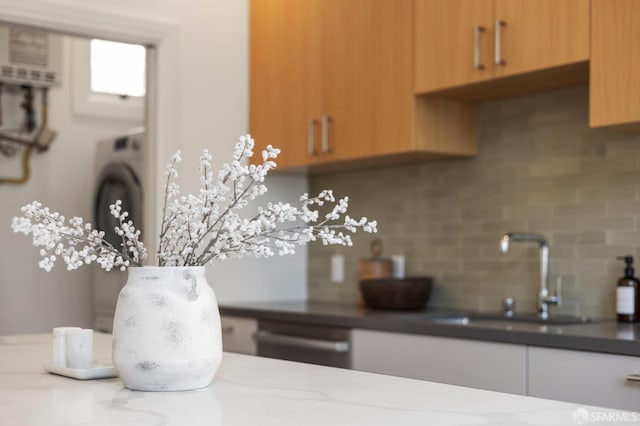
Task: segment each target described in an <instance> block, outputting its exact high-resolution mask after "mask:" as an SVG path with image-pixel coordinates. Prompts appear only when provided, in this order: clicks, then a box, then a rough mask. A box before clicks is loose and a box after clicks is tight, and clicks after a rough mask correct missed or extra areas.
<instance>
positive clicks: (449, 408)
mask: <svg viewBox="0 0 640 426" xmlns="http://www.w3.org/2000/svg"><path fill="white" fill-rule="evenodd" d="M94 346H95V359H96V361H99V362H108V361H109V360H110V357H111V348H110V346H111V336H109V335H104V334H96V336H95V342H94ZM50 358H51V336H50V335H23V336H5V337H0V360H1V361H2V362H1V364H0V424H2V425H67V424H70V425H76V424H83V425H136V426H137V425H200V424H202V425H205V424H206V425H224V426H227V425H252V426H255V425H264V426H269V425H274V426H275V425H277V426H285V425H295V426H301V425H331V426H337V425H349V426H356V425H363V426H364V425H366V426H376V425H385V426H386V425H439V426H447V425H505V426H506V425H508V426H517V425H572V424H581V423H576V422H574V420H573V416H574V413H575V412H576V411H575V410H576V409H579V408H584V409H586V410H587V411H588V412H589V413H591V412H592V411H593V410H597V409H594V408H590V407H581V406H579V405H575V404H568V403H562V402H556V401H549V400H543V399H536V398H530V397H522V396H516V395H509V394H502V393H496V392H488V391H482V390H477V389H469V388H463V387H457V386H450V385H443V384H438V383H431V382H425V381H419V380H410V379H403V378H396V377H390V376H382V375H377V374H370V373H363V372H357V371H350V370H340V369H335V368H328V367H320V366H315V365H306V364H299V363H292V362H287V361H279V360H272V359H266V358H258V357H252V356H245V355H237V354H230V353H226V354H225V356H224V359H223V361H222V365H221V367H220V369H219V370H218V373H217V374H216V378H215V379H214V382H213V384H212V385H211V386H209V387H208V388H205V389H201V390H196V391H189V392H175V393H173V392H168V393H161V392H158V393H150V392H133V391H129V390H127V389H124V388H123V387H122V383H121V382H120V380H119V379H117V378H116V379H104V380H93V381H79V380H74V379H69V378H66V377H60V376H56V375H52V374H48V373H46V372H44V370H43V368H42V363H43V361H47V360H49V359H50ZM607 411H608V412H611V410H607ZM582 413H584V411H582ZM627 414H628V413H627ZM607 424H618V423H614V422H607ZM620 424H629V423H627V422H625V423H620ZM633 424H636V423H635V422H634V423H633Z"/></svg>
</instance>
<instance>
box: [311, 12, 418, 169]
mask: <svg viewBox="0 0 640 426" xmlns="http://www.w3.org/2000/svg"><path fill="white" fill-rule="evenodd" d="M323 6H324V7H323V22H324V26H323V28H324V31H323V50H322V52H323V55H322V58H323V60H322V64H323V73H322V75H323V77H322V87H323V114H322V116H321V117H320V121H321V123H320V125H321V130H322V131H321V139H322V138H323V137H324V138H325V146H324V150H323V156H324V157H325V158H324V160H325V161H333V160H346V159H355V158H362V157H371V156H378V155H382V154H386V153H398V152H402V151H405V152H406V151H408V150H410V149H411V148H412V147H413V119H414V97H413V81H412V80H413V60H412V52H413V0H324V1H323ZM323 121H324V122H323ZM323 126H324V128H322V127H323ZM324 151H327V152H324Z"/></svg>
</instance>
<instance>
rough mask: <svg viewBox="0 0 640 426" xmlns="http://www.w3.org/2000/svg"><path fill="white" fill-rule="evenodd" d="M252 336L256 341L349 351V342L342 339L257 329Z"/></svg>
mask: <svg viewBox="0 0 640 426" xmlns="http://www.w3.org/2000/svg"><path fill="white" fill-rule="evenodd" d="M253 338H254V339H255V340H256V341H258V342H262V343H269V344H272V345H282V346H294V347H298V348H304V349H314V350H318V351H328V352H349V342H348V341H344V340H343V341H337V342H336V341H333V340H321V339H310V338H308V337H297V336H286V335H283V334H276V333H271V332H269V331H257V332H255V333H254V334H253Z"/></svg>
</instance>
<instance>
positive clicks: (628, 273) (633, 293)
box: [616, 256, 640, 322]
mask: <svg viewBox="0 0 640 426" xmlns="http://www.w3.org/2000/svg"><path fill="white" fill-rule="evenodd" d="M618 260H623V261H624V262H625V265H626V266H625V268H624V277H622V278H620V279H619V280H618V287H617V288H616V312H617V314H618V321H620V322H637V321H640V292H639V291H640V281H638V279H637V278H635V277H634V276H633V256H623V257H618Z"/></svg>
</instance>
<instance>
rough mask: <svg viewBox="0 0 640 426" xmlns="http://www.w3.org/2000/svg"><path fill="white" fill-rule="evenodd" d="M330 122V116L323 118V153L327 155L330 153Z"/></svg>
mask: <svg viewBox="0 0 640 426" xmlns="http://www.w3.org/2000/svg"><path fill="white" fill-rule="evenodd" d="M329 121H331V117H329V116H328V115H323V116H322V153H323V154H326V153H328V152H329Z"/></svg>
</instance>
